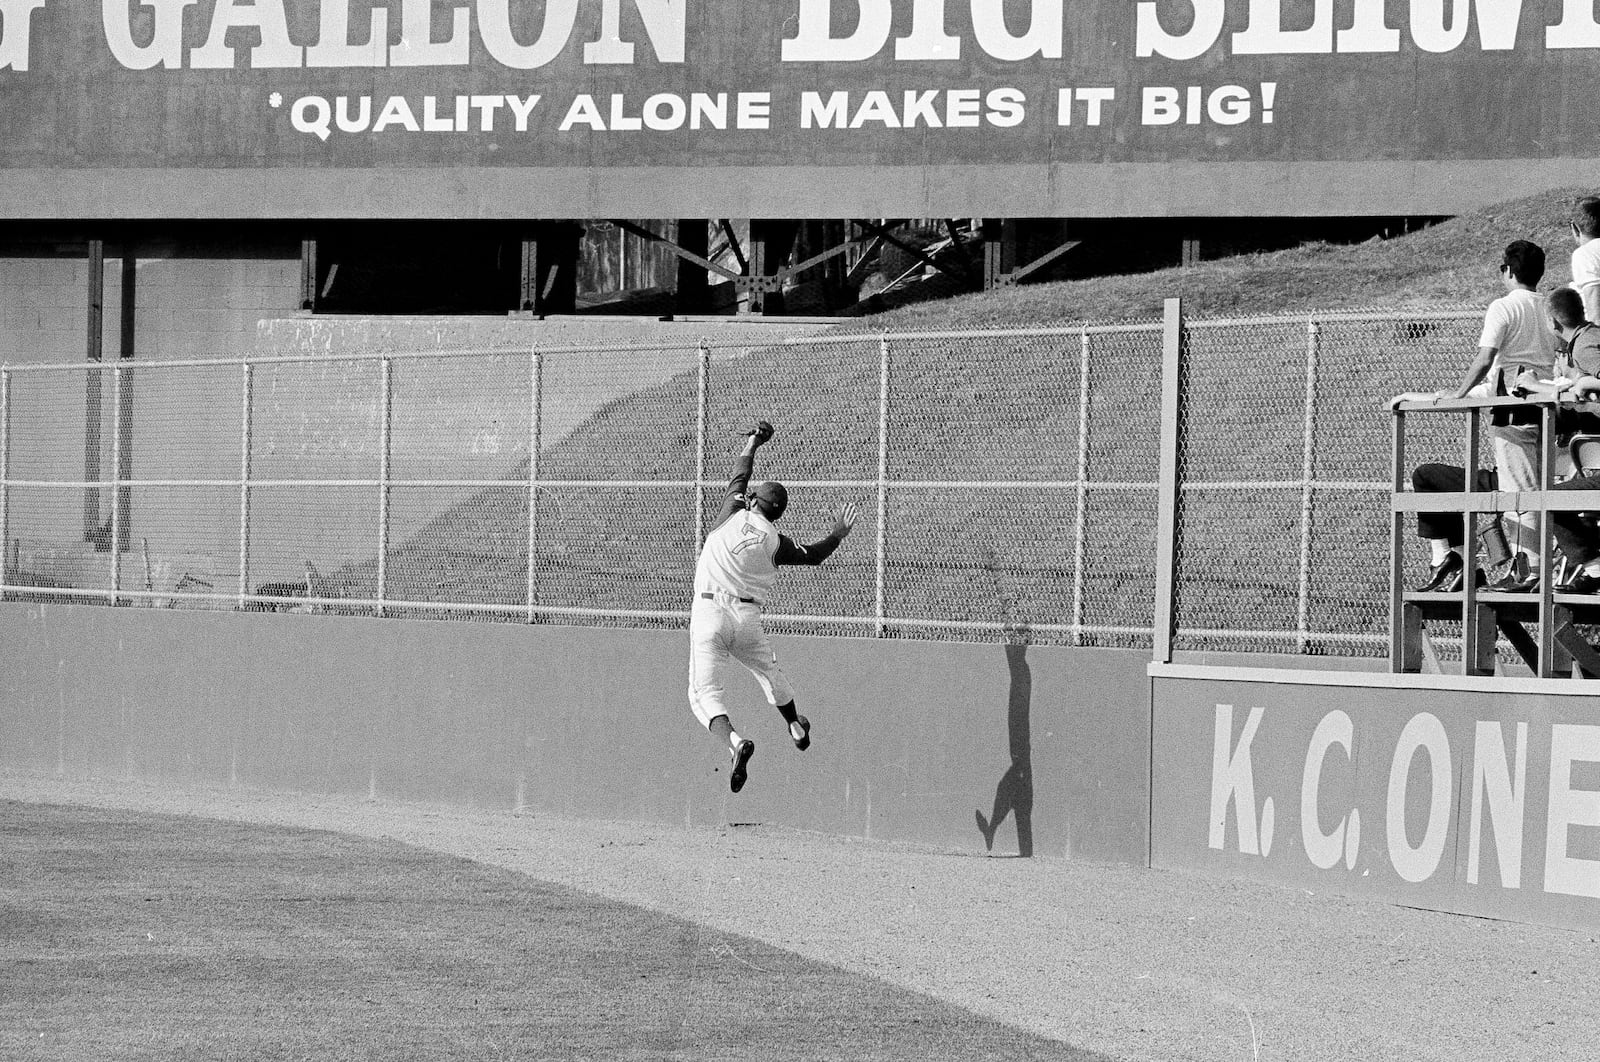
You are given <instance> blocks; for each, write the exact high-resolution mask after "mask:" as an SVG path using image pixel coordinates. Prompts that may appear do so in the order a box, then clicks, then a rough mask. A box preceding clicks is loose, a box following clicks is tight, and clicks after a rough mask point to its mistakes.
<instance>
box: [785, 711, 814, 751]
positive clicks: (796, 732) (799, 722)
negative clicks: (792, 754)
mask: <svg viewBox="0 0 1600 1062" xmlns="http://www.w3.org/2000/svg"><path fill="white" fill-rule="evenodd" d="M789 738H790V740H792V741H793V742H794V747H795V748H797V749H799V750H800V751H801V752H804V751H805V750H806V749H809V748H810V747H811V720H809V719H807V718H806V717H805V716H803V715H800V716H796V717H795V720H794V722H792V723H790V724H789Z"/></svg>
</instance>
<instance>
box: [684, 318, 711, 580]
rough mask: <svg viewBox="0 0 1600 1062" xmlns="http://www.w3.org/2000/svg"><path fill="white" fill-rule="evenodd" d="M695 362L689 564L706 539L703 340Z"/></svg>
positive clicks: (707, 372) (707, 378)
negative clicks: (691, 517) (692, 539)
mask: <svg viewBox="0 0 1600 1062" xmlns="http://www.w3.org/2000/svg"><path fill="white" fill-rule="evenodd" d="M698 360H699V378H698V381H697V383H696V385H695V391H696V397H695V415H694V425H695V427H694V545H693V548H692V549H691V550H690V553H689V561H690V563H691V564H692V563H694V559H695V557H696V556H697V555H698V554H699V551H700V543H702V542H704V541H705V538H706V405H707V400H708V397H709V387H710V383H711V348H710V346H708V345H707V344H706V341H705V340H704V339H702V340H701V341H700V350H699V354H698Z"/></svg>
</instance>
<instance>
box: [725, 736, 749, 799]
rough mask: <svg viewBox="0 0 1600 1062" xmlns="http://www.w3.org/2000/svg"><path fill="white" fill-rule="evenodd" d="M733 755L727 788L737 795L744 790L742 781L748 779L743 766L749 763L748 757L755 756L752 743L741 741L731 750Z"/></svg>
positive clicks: (747, 773)
mask: <svg viewBox="0 0 1600 1062" xmlns="http://www.w3.org/2000/svg"><path fill="white" fill-rule="evenodd" d="M731 752H732V755H733V773H732V774H730V775H728V788H729V789H731V790H733V791H734V792H735V793H737V792H738V791H739V790H741V789H743V788H744V780H745V779H746V778H747V777H749V772H748V771H747V770H746V769H745V765H746V764H748V763H749V762H750V757H751V756H754V755H755V754H756V743H755V742H754V741H749V740H745V741H741V742H739V743H738V744H737V745H735V746H734V747H733V749H732V750H731Z"/></svg>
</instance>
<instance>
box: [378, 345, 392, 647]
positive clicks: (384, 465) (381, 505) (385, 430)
mask: <svg viewBox="0 0 1600 1062" xmlns="http://www.w3.org/2000/svg"><path fill="white" fill-rule="evenodd" d="M393 370H394V362H393V360H392V359H390V358H384V359H383V361H382V388H383V394H382V396H381V398H380V402H381V403H382V411H381V413H380V414H379V416H380V420H379V422H378V430H379V432H380V438H379V444H378V445H379V454H378V615H379V616H380V617H381V616H383V615H385V614H386V613H387V610H386V609H385V608H384V604H383V603H384V601H386V600H387V599H388V596H389V458H390V453H389V450H390V446H389V440H390V435H391V431H392V428H393V424H392V421H393V413H394V376H393Z"/></svg>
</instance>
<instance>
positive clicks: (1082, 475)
mask: <svg viewBox="0 0 1600 1062" xmlns="http://www.w3.org/2000/svg"><path fill="white" fill-rule="evenodd" d="M1076 475H1077V479H1078V486H1077V497H1078V515H1077V521H1076V523H1075V525H1074V527H1073V543H1072V644H1073V645H1082V644H1083V558H1084V555H1085V550H1084V542H1083V536H1084V533H1085V529H1086V528H1087V527H1088V520H1087V518H1086V516H1085V514H1084V510H1085V509H1087V508H1088V507H1089V329H1088V327H1087V326H1085V327H1084V329H1083V332H1082V335H1081V338H1080V341H1079V344H1078V470H1077V472H1076Z"/></svg>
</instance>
